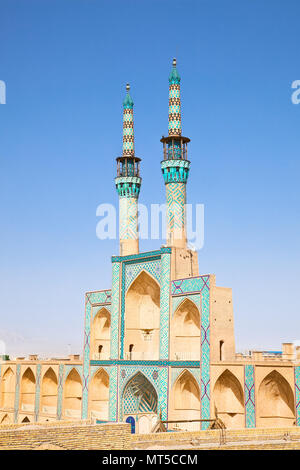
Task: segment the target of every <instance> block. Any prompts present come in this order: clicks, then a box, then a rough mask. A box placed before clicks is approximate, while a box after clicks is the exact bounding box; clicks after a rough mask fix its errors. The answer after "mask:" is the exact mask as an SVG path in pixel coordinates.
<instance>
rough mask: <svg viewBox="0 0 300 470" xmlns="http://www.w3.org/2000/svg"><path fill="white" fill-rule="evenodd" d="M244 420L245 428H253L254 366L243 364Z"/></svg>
mask: <svg viewBox="0 0 300 470" xmlns="http://www.w3.org/2000/svg"><path fill="white" fill-rule="evenodd" d="M245 421H246V428H255V382H254V366H253V365H250V364H247V365H245Z"/></svg>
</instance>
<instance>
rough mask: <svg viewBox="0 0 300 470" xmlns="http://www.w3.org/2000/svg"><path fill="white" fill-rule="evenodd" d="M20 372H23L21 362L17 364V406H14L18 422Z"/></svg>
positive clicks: (15, 418) (15, 419)
mask: <svg viewBox="0 0 300 470" xmlns="http://www.w3.org/2000/svg"><path fill="white" fill-rule="evenodd" d="M20 374H21V364H17V370H16V389H15V390H16V391H15V406H14V422H15V423H17V422H18V413H19V398H20Z"/></svg>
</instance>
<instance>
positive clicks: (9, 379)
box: [1, 367, 15, 409]
mask: <svg viewBox="0 0 300 470" xmlns="http://www.w3.org/2000/svg"><path fill="white" fill-rule="evenodd" d="M14 401H15V374H14V373H13V371H12V369H11V368H10V367H9V368H8V369H6V371H5V372H4V374H3V376H2V380H1V408H6V409H12V408H14Z"/></svg>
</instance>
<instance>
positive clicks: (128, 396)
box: [122, 371, 158, 433]
mask: <svg viewBox="0 0 300 470" xmlns="http://www.w3.org/2000/svg"><path fill="white" fill-rule="evenodd" d="M157 411H158V397H157V392H156V390H155V388H154V386H153V384H152V383H151V382H150V380H149V379H148V378H147V377H146V376H145V375H144V374H143V373H142V372H140V371H138V372H137V373H136V374H134V375H133V376H132V377H131V378H130V379H129V380H128V382H127V384H126V385H125V387H124V389H123V394H122V415H123V420H124V421H125V420H126V419H127V418H128V417H129V416H131V415H134V416H135V417H136V416H138V420H137V425H138V423H139V419H140V418H141V417H142V416H145V417H146V418H145V419H142V423H143V426H142V429H140V431H139V432H145V433H147V432H150V430H151V427H152V420H153V418H157Z"/></svg>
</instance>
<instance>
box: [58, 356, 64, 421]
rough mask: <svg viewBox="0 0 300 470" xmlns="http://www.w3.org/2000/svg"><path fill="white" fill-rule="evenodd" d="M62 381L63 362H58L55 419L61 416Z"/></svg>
mask: <svg viewBox="0 0 300 470" xmlns="http://www.w3.org/2000/svg"><path fill="white" fill-rule="evenodd" d="M63 382H64V364H59V368H58V387H57V419H58V420H59V419H61V416H62V401H63Z"/></svg>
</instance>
